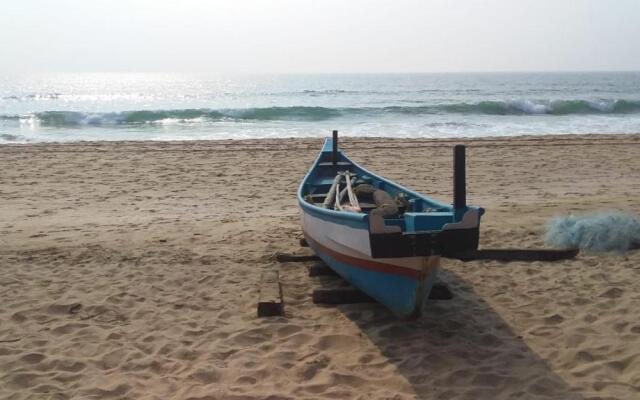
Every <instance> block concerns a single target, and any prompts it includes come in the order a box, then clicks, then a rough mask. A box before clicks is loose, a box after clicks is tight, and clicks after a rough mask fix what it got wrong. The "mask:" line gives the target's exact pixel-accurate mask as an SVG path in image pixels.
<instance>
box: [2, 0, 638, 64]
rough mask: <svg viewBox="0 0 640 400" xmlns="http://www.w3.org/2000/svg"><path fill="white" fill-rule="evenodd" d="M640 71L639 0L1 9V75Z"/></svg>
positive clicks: (28, 4) (154, 2)
mask: <svg viewBox="0 0 640 400" xmlns="http://www.w3.org/2000/svg"><path fill="white" fill-rule="evenodd" d="M523 70H524V71H538V70H543V71H547V70H553V71H558V70H640V0H615V1H605V0H600V1H595V0H574V1H571V0H533V1H529V0H517V1H516V0H477V1H472V0H455V1H429V0H394V1H374V0H368V1H365V0H337V1H336V0H316V1H312V0H262V1H261V0H253V1H251V0H218V1H215V0H201V1H200V0H180V1H169V0H108V1H102V0H55V1H53V0H7V1H3V4H2V13H0V73H13V72H23V71H37V72H76V71H97V72H108V71H132V72H134V71H140V72H147V71H157V72H178V71H180V72H188V71H193V72H216V73H218V72H219V73H233V72H241V73H242V72H250V73H251V72H258V73H259V72H433V71H523Z"/></svg>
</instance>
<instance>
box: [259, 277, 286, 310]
mask: <svg viewBox="0 0 640 400" xmlns="http://www.w3.org/2000/svg"><path fill="white" fill-rule="evenodd" d="M283 314H284V302H283V301H282V286H281V285H280V275H279V274H278V271H277V270H266V271H264V272H263V273H262V276H261V277H260V294H259V296H258V317H272V316H276V315H283Z"/></svg>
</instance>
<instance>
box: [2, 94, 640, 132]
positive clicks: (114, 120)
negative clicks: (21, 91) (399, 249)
mask: <svg viewBox="0 0 640 400" xmlns="http://www.w3.org/2000/svg"><path fill="white" fill-rule="evenodd" d="M633 113H640V101H635V100H598V101H587V100H556V101H528V100H527V101H481V102H477V103H449V104H437V105H422V106H387V107H345V108H329V107H308V106H292V107H263V108H241V109H208V108H200V109H178V110H133V111H119V112H96V113H91V112H79V111H43V112H35V113H30V114H24V115H15V114H12V115H0V122H2V121H20V123H37V124H40V125H43V126H57V127H61V126H76V125H142V124H158V123H166V122H168V121H170V122H177V123H197V122H207V121H325V120H330V119H334V118H338V117H350V116H369V117H371V116H380V115H399V116H402V115H414V116H419V115H423V114H424V115H427V114H441V115H442V114H461V115H464V114H486V115H572V114H633Z"/></svg>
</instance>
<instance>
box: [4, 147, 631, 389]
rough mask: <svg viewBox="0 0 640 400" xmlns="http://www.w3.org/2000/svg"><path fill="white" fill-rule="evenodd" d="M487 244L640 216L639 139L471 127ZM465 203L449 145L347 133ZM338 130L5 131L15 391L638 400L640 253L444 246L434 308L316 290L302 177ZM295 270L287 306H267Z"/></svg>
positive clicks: (7, 333)
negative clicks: (264, 135)
mask: <svg viewBox="0 0 640 400" xmlns="http://www.w3.org/2000/svg"><path fill="white" fill-rule="evenodd" d="M458 142H464V143H466V144H467V145H468V150H467V168H468V170H467V179H468V187H467V191H468V201H469V203H471V204H478V205H482V206H483V207H485V208H486V209H487V213H486V215H485V217H484V220H483V225H482V231H481V232H482V233H481V246H484V247H540V246H544V242H543V236H544V229H545V223H546V221H547V220H548V219H549V218H551V217H553V216H555V215H565V214H568V213H570V212H573V213H580V212H588V211H595V210H611V209H616V210H625V211H630V212H634V213H636V214H638V213H639V212H640V157H639V156H640V135H619V136H617V135H612V136H607V135H601V136H557V137H555V136H554V137H520V138H512V139H481V140H465V141H457V142H456V143H458ZM342 143H343V148H344V150H345V151H347V152H348V154H349V155H350V156H351V157H352V158H353V159H354V160H356V161H358V162H360V163H361V164H363V165H364V166H366V167H369V168H370V169H372V170H373V171H376V172H379V173H380V174H382V175H384V176H386V177H388V178H391V179H393V180H396V181H398V182H400V183H401V184H403V185H405V186H409V187H411V188H414V189H416V190H417V191H420V192H422V193H425V194H429V195H432V196H433V197H435V198H437V199H441V200H443V201H450V199H451V187H452V183H451V167H452V165H451V157H452V156H451V145H452V144H453V143H454V142H450V141H443V140H391V139H349V138H344V139H343V140H342ZM320 146H321V141H320V140H317V139H309V140H306V139H305V140H301V139H296V140H266V141H262V140H254V141H220V142H214V141H211V142H182V143H158V142H140V143H134V142H111V143H109V142H101V143H77V144H34V145H3V146H0V171H2V172H0V198H1V199H2V208H1V210H0V398H10V399H41V398H47V399H70V398H122V399H125V398H127V399H128V398H130V399H263V398H270V399H288V398H290V399H337V398H345V399H352V398H361V399H415V398H418V399H507V398H518V399H530V398H531V399H637V398H639V397H640V295H639V293H640V251H635V252H629V253H627V254H606V255H593V254H580V255H579V256H578V258H577V259H575V260H570V261H561V262H554V263H543V262H534V263H522V262H512V263H502V262H491V261H476V262H470V263H462V262H459V261H451V260H444V261H443V263H442V273H441V280H442V281H443V282H445V283H446V284H448V285H449V287H450V288H451V290H452V291H453V293H454V298H453V299H452V300H448V301H429V303H428V305H427V307H426V312H425V315H424V316H423V317H422V318H421V319H419V320H418V321H415V322H411V323H407V322H402V321H397V320H396V319H395V318H394V317H393V316H392V315H391V314H390V313H389V312H388V311H386V310H385V309H384V308H382V307H380V306H379V305H376V304H355V305H344V306H338V307H324V306H317V305H314V304H313V303H312V302H311V291H312V289H313V288H314V287H318V286H321V285H323V284H329V280H331V279H333V278H327V277H324V278H309V277H307V275H306V269H305V268H304V265H303V264H294V263H284V264H281V265H280V264H278V263H277V262H276V261H275V260H274V259H273V254H274V253H276V252H279V251H282V252H300V253H302V252H304V251H308V250H306V249H300V248H299V246H298V238H299V237H300V227H299V224H298V209H297V205H296V199H295V190H296V188H297V184H298V183H299V181H300V179H301V178H302V176H303V174H304V173H305V172H306V170H307V168H308V167H309V165H310V163H311V162H312V161H313V159H314V158H315V156H316V154H317V151H318V150H319V148H320ZM264 268H280V269H281V278H282V284H283V290H284V297H285V302H286V316H285V317H274V318H266V319H258V318H256V316H255V314H256V301H257V295H258V291H257V287H258V280H259V276H260V271H261V270H262V269H264Z"/></svg>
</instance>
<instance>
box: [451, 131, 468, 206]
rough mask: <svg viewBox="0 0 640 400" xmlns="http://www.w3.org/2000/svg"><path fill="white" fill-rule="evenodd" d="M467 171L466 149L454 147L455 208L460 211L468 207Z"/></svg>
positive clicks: (458, 146) (461, 146) (460, 145)
mask: <svg viewBox="0 0 640 400" xmlns="http://www.w3.org/2000/svg"><path fill="white" fill-rule="evenodd" d="M465 181H466V171H465V147H464V145H463V144H457V145H455V146H454V147H453V208H454V209H460V208H465V207H466V206H467V190H466V187H465V186H466V182H465Z"/></svg>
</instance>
